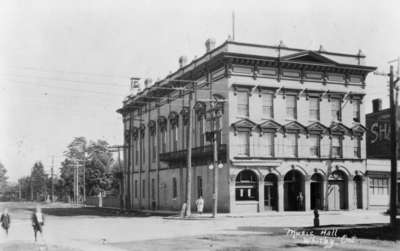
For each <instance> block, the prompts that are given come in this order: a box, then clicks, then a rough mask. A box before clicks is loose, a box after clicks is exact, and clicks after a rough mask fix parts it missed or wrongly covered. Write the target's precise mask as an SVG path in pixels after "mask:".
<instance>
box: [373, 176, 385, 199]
mask: <svg viewBox="0 0 400 251" xmlns="http://www.w3.org/2000/svg"><path fill="white" fill-rule="evenodd" d="M369 179H370V180H369V190H370V192H371V193H372V194H374V195H387V194H389V180H388V179H387V178H386V177H376V178H375V177H370V178H369Z"/></svg>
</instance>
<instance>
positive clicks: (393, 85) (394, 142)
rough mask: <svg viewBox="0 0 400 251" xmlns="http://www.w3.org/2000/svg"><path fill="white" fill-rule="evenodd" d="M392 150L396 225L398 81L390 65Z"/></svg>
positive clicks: (393, 221) (392, 209)
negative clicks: (396, 94) (396, 93)
mask: <svg viewBox="0 0 400 251" xmlns="http://www.w3.org/2000/svg"><path fill="white" fill-rule="evenodd" d="M389 78H390V87H389V89H390V90H389V95H390V129H391V134H392V135H391V137H390V151H391V161H390V162H391V168H390V187H391V189H390V224H391V225H392V226H393V227H395V226H396V214H397V125H396V124H397V107H396V101H395V95H394V91H395V88H396V82H397V81H398V79H397V80H396V81H395V80H394V76H393V66H392V65H391V66H390V73H389Z"/></svg>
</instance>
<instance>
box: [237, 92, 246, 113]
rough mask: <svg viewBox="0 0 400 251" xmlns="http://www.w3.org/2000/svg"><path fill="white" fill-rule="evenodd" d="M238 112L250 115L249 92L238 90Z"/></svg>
mask: <svg viewBox="0 0 400 251" xmlns="http://www.w3.org/2000/svg"><path fill="white" fill-rule="evenodd" d="M237 113H238V115H239V116H243V117H248V116H249V93H248V92H243V91H242V92H237Z"/></svg>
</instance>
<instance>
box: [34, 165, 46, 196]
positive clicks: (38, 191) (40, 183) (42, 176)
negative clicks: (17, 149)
mask: <svg viewBox="0 0 400 251" xmlns="http://www.w3.org/2000/svg"><path fill="white" fill-rule="evenodd" d="M48 179H49V177H48V175H47V173H46V172H45V171H44V167H43V164H42V162H40V161H38V162H36V163H35V164H34V165H33V168H32V172H31V181H30V182H31V189H32V191H31V196H33V198H31V199H33V200H45V199H46V196H47V181H48Z"/></svg>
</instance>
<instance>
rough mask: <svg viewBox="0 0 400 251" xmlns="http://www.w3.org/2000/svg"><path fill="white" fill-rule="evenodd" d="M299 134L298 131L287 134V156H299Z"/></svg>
mask: <svg viewBox="0 0 400 251" xmlns="http://www.w3.org/2000/svg"><path fill="white" fill-rule="evenodd" d="M297 138H298V136H297V134H296V133H288V134H286V136H285V155H286V157H297V155H298V154H297V153H298V151H297V145H298V142H297Z"/></svg>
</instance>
